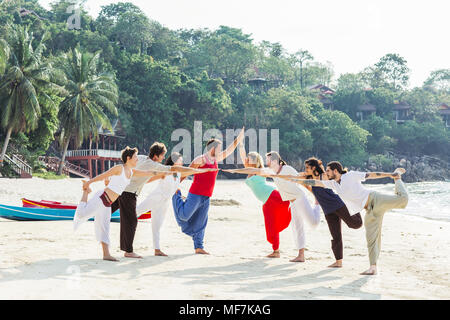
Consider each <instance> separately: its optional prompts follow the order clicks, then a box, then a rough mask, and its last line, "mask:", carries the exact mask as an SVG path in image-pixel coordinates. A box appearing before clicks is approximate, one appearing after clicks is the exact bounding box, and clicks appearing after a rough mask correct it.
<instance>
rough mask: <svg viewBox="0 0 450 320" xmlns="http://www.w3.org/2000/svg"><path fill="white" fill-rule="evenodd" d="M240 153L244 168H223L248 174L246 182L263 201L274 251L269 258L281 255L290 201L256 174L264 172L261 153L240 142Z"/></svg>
mask: <svg viewBox="0 0 450 320" xmlns="http://www.w3.org/2000/svg"><path fill="white" fill-rule="evenodd" d="M239 154H240V156H241V158H242V159H243V163H244V166H245V168H244V169H234V170H223V171H227V172H231V173H241V174H248V176H247V179H246V180H245V183H246V184H247V185H248V186H249V187H250V189H251V190H252V191H253V193H254V195H255V196H256V198H258V200H260V201H261V202H262V203H263V207H262V210H263V214H264V225H265V228H266V237H267V241H268V242H269V243H270V244H271V245H272V249H273V252H272V253H271V254H269V255H268V256H267V257H268V258H279V257H280V250H279V247H280V232H281V231H283V230H284V229H286V228H287V227H288V226H289V223H290V222H291V210H290V209H289V205H290V202H289V201H283V200H282V199H281V195H280V193H279V192H278V190H276V188H275V187H273V186H270V185H269V184H267V182H266V178H264V177H262V176H260V175H256V173H262V172H264V164H263V159H262V157H261V155H259V154H258V153H257V152H250V153H249V154H248V155H246V153H245V149H244V146H243V145H242V144H240V147H239Z"/></svg>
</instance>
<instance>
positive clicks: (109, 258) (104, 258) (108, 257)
mask: <svg viewBox="0 0 450 320" xmlns="http://www.w3.org/2000/svg"><path fill="white" fill-rule="evenodd" d="M103 260H106V261H119V259H116V258H114V257H113V256H103Z"/></svg>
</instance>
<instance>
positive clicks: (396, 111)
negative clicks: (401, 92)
mask: <svg viewBox="0 0 450 320" xmlns="http://www.w3.org/2000/svg"><path fill="white" fill-rule="evenodd" d="M392 116H393V119H394V120H395V122H397V123H403V122H405V121H408V120H412V119H413V117H412V114H411V106H410V105H409V104H408V103H407V102H404V101H400V102H395V103H394V105H393V107H392Z"/></svg>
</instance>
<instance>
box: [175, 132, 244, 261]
mask: <svg viewBox="0 0 450 320" xmlns="http://www.w3.org/2000/svg"><path fill="white" fill-rule="evenodd" d="M244 132H245V129H244V128H242V130H241V132H240V133H239V135H238V137H237V138H236V139H235V140H234V141H233V143H232V144H231V145H230V146H229V147H228V148H227V149H226V150H224V151H222V141H220V140H217V139H211V140H209V141H208V143H207V144H206V150H207V151H206V153H205V154H202V155H201V156H198V157H197V158H195V159H194V160H193V161H192V163H191V164H190V167H192V168H198V169H217V170H218V165H217V163H218V162H220V161H222V160H224V159H226V158H227V157H228V156H230V155H231V154H233V152H234V150H235V149H236V147H237V145H238V144H239V142H241V141H242V140H243V139H244ZM217 173H218V171H213V172H206V173H202V174H196V175H195V176H194V181H193V182H192V185H191V188H190V189H189V193H188V195H187V197H186V200H185V201H184V200H183V198H182V197H181V192H180V190H177V192H176V193H175V195H174V196H173V197H172V204H173V210H174V214H175V219H176V221H177V223H178V225H179V226H180V227H181V231H182V232H183V233H185V234H187V235H188V236H190V237H192V240H193V241H194V250H195V253H196V254H208V252H206V251H205V250H204V246H203V238H204V236H205V229H206V225H207V223H208V210H209V203H210V198H211V196H212V193H213V190H214V185H215V183H216V178H217Z"/></svg>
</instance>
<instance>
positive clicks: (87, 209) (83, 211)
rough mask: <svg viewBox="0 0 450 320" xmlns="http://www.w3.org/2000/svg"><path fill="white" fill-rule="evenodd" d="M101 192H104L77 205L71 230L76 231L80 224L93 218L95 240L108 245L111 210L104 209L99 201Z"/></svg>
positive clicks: (99, 192)
mask: <svg viewBox="0 0 450 320" xmlns="http://www.w3.org/2000/svg"><path fill="white" fill-rule="evenodd" d="M103 192H104V190H100V191H98V192H97V193H95V194H94V196H93V197H92V198H91V199H90V200H88V202H80V203H79V204H78V206H77V209H76V210H75V216H74V217H73V228H74V230H75V231H76V230H77V229H78V227H79V226H80V225H81V224H82V223H84V222H85V221H87V220H89V219H90V218H92V217H94V228H95V238H96V239H97V241H99V242H103V243H105V244H107V245H109V243H110V239H109V226H110V224H111V208H110V207H105V205H104V204H103V201H102V199H100V196H101V195H102V193H103Z"/></svg>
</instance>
